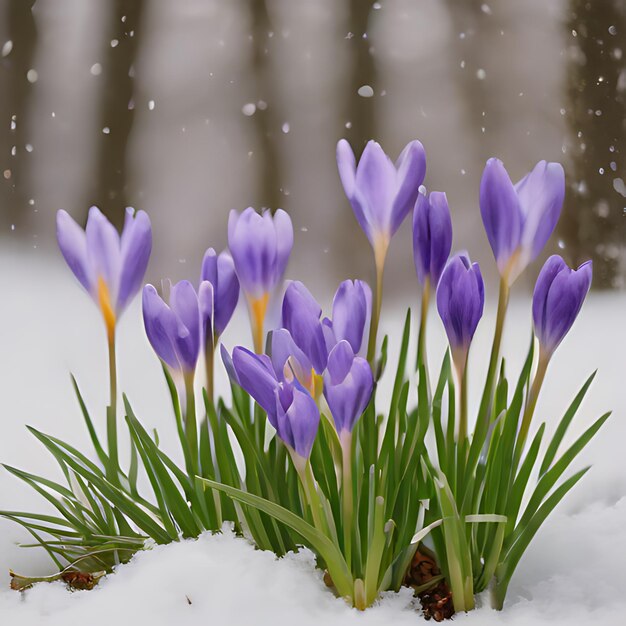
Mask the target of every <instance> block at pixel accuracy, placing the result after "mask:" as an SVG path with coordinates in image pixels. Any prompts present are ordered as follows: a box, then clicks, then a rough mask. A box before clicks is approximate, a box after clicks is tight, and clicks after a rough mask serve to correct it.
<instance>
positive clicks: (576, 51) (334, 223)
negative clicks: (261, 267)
mask: <svg viewBox="0 0 626 626" xmlns="http://www.w3.org/2000/svg"><path fill="white" fill-rule="evenodd" d="M341 137H346V138H348V139H349V140H350V141H351V143H352V145H353V146H354V147H355V150H356V151H357V152H360V151H361V150H362V147H363V146H364V144H365V142H366V141H367V139H369V138H375V139H377V140H378V141H380V142H381V144H382V145H383V147H384V148H385V150H386V151H387V152H389V153H390V154H391V155H393V157H394V158H395V157H396V156H397V154H398V153H399V152H400V150H401V149H402V147H403V146H404V144H405V143H406V142H408V141H409V140H411V139H413V138H418V139H420V140H421V141H422V143H423V144H424V146H425V148H426V153H427V162H428V171H427V178H426V184H427V186H428V188H429V189H437V190H444V191H446V192H447V193H448V198H449V201H450V206H451V209H452V212H453V219H454V225H455V239H454V247H455V248H456V249H462V248H464V249H468V250H469V251H470V253H471V255H472V256H473V257H474V258H475V259H477V260H478V261H480V262H481V266H482V268H483V271H484V273H485V274H486V275H487V276H491V277H492V278H493V275H494V268H493V263H492V257H491V252H490V250H489V248H488V245H487V240H486V237H485V235H484V233H483V229H482V223H481V220H480V216H479V210H478V186H479V181H480V176H481V173H482V168H483V166H484V163H485V160H486V159H487V158H488V157H490V156H492V155H493V156H498V157H500V158H501V159H503V161H504V163H505V165H506V166H507V168H508V170H509V172H510V174H511V176H512V178H513V179H515V180H517V179H519V178H521V177H522V176H523V175H524V174H525V173H526V172H527V171H528V170H529V169H530V168H531V167H532V166H533V165H534V164H535V163H536V162H537V161H538V160H540V159H547V160H556V161H560V162H562V163H563V165H564V166H565V170H566V177H567V197H566V203H565V208H564V212H563V217H562V219H561V222H560V225H559V229H558V232H557V233H556V234H555V236H554V237H553V240H552V241H551V244H550V246H551V249H550V250H547V251H546V255H547V254H548V253H549V252H554V251H556V250H560V253H561V254H563V255H564V257H565V258H566V260H567V261H568V262H570V263H573V264H578V263H580V262H582V261H583V260H585V259H587V258H589V257H591V258H593V260H594V274H595V277H594V279H595V281H594V285H595V287H596V288H624V283H625V276H626V157H625V151H626V2H624V0H589V1H584V0H555V1H550V2H547V1H546V0H524V1H523V2H521V1H519V0H518V1H515V0H492V1H491V2H481V1H480V0H380V1H379V2H370V1H369V0H178V1H174V0H38V1H36V2H33V1H32V0H0V246H3V247H5V248H10V249H15V253H16V254H19V253H20V252H22V251H23V252H25V253H27V254H31V255H35V254H50V253H51V251H52V250H53V248H54V216H55V212H56V211H57V209H60V208H65V209H67V210H68V211H69V212H70V213H71V214H72V215H73V216H74V217H75V218H76V219H77V220H79V221H81V222H84V220H85V218H86V214H87V210H88V208H89V206H90V205H92V204H96V205H98V206H99V207H101V208H102V209H103V210H104V211H105V212H106V213H107V214H108V215H109V217H110V218H111V219H112V220H114V221H116V222H117V223H118V224H119V223H120V222H121V219H122V216H123V208H124V207H125V206H134V207H135V208H138V209H139V208H141V209H145V210H146V211H148V212H149V214H150V216H151V218H152V222H153V227H154V237H155V245H154V256H153V259H152V262H151V266H150V271H149V278H150V279H152V280H157V279H158V278H160V277H162V276H167V277H170V278H172V279H179V278H183V277H188V278H190V279H192V280H195V279H196V278H197V275H198V273H199V263H200V259H201V257H202V254H203V252H204V250H205V248H206V247H208V246H213V247H215V248H217V249H221V248H223V247H224V246H225V245H226V223H227V217H228V212H229V211H230V210H231V209H233V208H234V209H239V210H241V209H243V208H245V207H247V206H250V205H251V206H255V207H257V208H260V207H271V208H273V209H275V208H277V207H282V208H284V209H286V210H287V211H289V212H290V214H291V215H292V218H293V221H294V228H295V231H296V248H295V250H294V255H293V257H292V264H291V266H290V269H289V271H288V276H289V277H296V276H297V277H299V278H301V279H302V280H305V281H306V282H308V283H311V284H312V287H313V288H314V289H317V290H323V291H325V292H330V291H332V290H333V289H334V287H335V286H336V284H337V283H338V282H339V281H340V280H341V279H343V278H345V277H364V278H369V277H370V275H371V253H370V250H369V246H368V244H367V241H366V239H365V236H364V235H363V234H362V233H361V231H360V230H359V228H358V226H357V224H356V221H355V219H354V217H353V215H352V212H351V209H350V207H349V204H348V202H347V201H346V199H345V197H344V195H343V192H342V189H341V186H340V182H339V178H338V176H337V172H336V165H335V156H334V155H335V144H336V142H337V140H338V139H339V138H341ZM539 267H540V266H539V263H536V264H535V266H534V267H533V271H534V273H535V274H536V273H537V272H538V270H539ZM388 272H389V278H392V276H393V279H392V280H388V281H387V286H388V291H389V295H392V294H393V293H394V292H395V294H396V295H400V294H406V292H407V289H410V288H412V286H413V285H415V278H414V270H413V264H412V252H411V243H410V228H409V225H408V221H407V224H405V225H404V227H403V229H402V231H401V232H400V233H399V235H398V237H397V240H396V241H395V243H394V246H393V249H392V256H391V259H390V263H389V266H388ZM532 279H533V275H532V273H531V275H530V276H528V277H526V278H525V284H526V287H527V288H529V287H530V286H531V284H532Z"/></svg>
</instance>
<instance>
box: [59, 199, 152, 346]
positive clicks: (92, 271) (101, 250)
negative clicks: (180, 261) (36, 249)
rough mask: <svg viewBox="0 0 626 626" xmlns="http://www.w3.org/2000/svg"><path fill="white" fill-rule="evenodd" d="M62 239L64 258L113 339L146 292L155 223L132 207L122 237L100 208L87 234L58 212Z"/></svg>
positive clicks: (93, 214)
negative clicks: (138, 297) (120, 322)
mask: <svg viewBox="0 0 626 626" xmlns="http://www.w3.org/2000/svg"><path fill="white" fill-rule="evenodd" d="M57 241H58V243H59V248H60V250H61V253H62V254H63V258H64V259H65V261H66V262H67V264H68V265H69V267H70V269H71V270H72V272H74V275H75V276H76V278H77V279H78V281H79V282H80V284H81V285H82V286H83V287H84V288H85V289H86V291H87V292H88V293H89V295H91V297H92V298H93V300H94V301H95V302H96V304H97V305H98V306H99V307H100V310H101V311H102V314H103V316H104V320H105V323H106V325H107V331H108V333H109V338H112V337H113V335H114V332H115V325H116V322H117V319H118V318H119V317H120V315H121V314H122V313H123V312H124V310H125V309H126V307H127V306H128V304H129V303H130V301H131V300H132V299H133V298H134V296H135V295H136V294H137V292H138V291H139V289H140V288H141V283H142V281H143V277H144V275H145V273H146V269H147V267H148V260H149V258H150V252H151V250H152V229H151V226H150V219H149V218H148V215H147V214H146V213H145V212H144V211H138V212H137V213H135V211H134V209H131V208H127V209H126V220H125V222H124V228H123V230H122V234H121V236H120V235H119V234H118V232H117V230H116V229H115V227H114V226H113V225H112V224H111V223H110V222H109V220H108V219H107V218H106V217H105V216H104V215H103V214H102V212H101V211H100V209H98V208H97V207H95V206H94V207H91V208H90V209H89V216H88V218H87V226H86V228H85V230H83V229H82V228H81V227H80V226H79V225H78V224H77V223H76V222H75V221H74V220H73V219H72V218H71V217H70V215H69V214H68V213H67V212H66V211H63V210H61V211H58V212H57Z"/></svg>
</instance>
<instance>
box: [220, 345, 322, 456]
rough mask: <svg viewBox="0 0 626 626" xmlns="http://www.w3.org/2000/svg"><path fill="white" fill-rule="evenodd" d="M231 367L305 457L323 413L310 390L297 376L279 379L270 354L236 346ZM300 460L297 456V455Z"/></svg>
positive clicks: (281, 433) (288, 441)
mask: <svg viewBox="0 0 626 626" xmlns="http://www.w3.org/2000/svg"><path fill="white" fill-rule="evenodd" d="M232 367H233V369H234V370H235V372H236V375H237V379H238V381H239V384H240V385H241V387H242V388H243V389H245V391H247V392H248V393H249V394H250V395H251V396H252V397H253V398H254V399H255V400H256V401H257V403H258V404H259V406H261V407H262V408H263V409H264V410H265V412H266V413H267V417H268V419H269V421H270V424H272V426H273V427H274V428H275V429H276V432H277V434H278V436H279V437H280V438H281V439H282V440H283V441H284V442H285V444H286V445H287V446H288V447H289V448H290V449H291V450H292V451H293V452H295V454H296V455H297V456H298V457H299V459H300V460H302V461H304V460H306V459H308V457H309V455H310V454H311V449H312V447H313V442H314V441H315V436H316V435H317V428H318V426H319V421H320V414H319V410H318V408H317V405H316V404H315V400H313V398H312V397H311V394H310V393H309V392H308V391H307V390H306V389H304V387H303V386H302V385H301V384H300V383H299V382H298V380H297V378H295V377H294V378H292V380H291V381H287V380H285V379H281V380H279V378H278V377H277V376H276V372H275V371H274V368H273V366H272V362H271V360H270V358H269V357H268V356H267V355H265V354H254V353H253V352H251V351H250V350H247V349H246V348H243V347H241V346H237V347H236V348H235V349H234V350H233V355H232ZM294 461H297V459H294Z"/></svg>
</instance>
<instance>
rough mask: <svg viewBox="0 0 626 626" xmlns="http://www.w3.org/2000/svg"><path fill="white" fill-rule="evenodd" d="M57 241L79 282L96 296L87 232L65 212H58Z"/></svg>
mask: <svg viewBox="0 0 626 626" xmlns="http://www.w3.org/2000/svg"><path fill="white" fill-rule="evenodd" d="M57 241H58V243H59V249H60V250H61V254H62V255H63V258H64V259H65V262H66V263H67V264H68V266H69V268H70V269H71V270H72V272H73V273H74V276H76V278H77V279H78V282H80V284H81V285H82V286H83V287H84V288H85V289H86V290H87V291H88V292H89V293H91V294H94V277H93V274H92V271H91V266H90V264H89V258H88V255H87V240H86V237H85V231H84V230H83V229H82V228H81V227H80V226H79V225H78V224H77V223H76V222H75V221H74V220H73V219H72V218H71V217H70V215H69V214H68V213H67V211H64V210H60V211H58V212H57Z"/></svg>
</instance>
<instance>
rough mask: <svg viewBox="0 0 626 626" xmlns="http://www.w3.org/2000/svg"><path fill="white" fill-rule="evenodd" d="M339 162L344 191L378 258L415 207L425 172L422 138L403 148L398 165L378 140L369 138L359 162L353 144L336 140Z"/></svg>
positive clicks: (379, 258) (382, 254) (378, 258)
mask: <svg viewBox="0 0 626 626" xmlns="http://www.w3.org/2000/svg"><path fill="white" fill-rule="evenodd" d="M337 166H338V168H339V176H340V178H341V182H342V184H343V188H344V191H345V193H346V196H347V197H348V200H349V201H350V204H351V205H352V210H353V211H354V215H355V216H356V219H357V221H358V222H359V225H360V226H361V228H362V229H363V231H364V232H365V234H366V235H367V238H368V239H369V241H370V243H371V244H372V248H373V249H374V253H375V255H376V258H377V262H378V261H380V260H381V257H383V258H384V256H385V254H386V252H387V248H388V246H389V242H390V241H391V238H392V237H393V235H394V233H395V232H396V231H397V230H398V228H399V227H400V224H402V222H403V220H404V218H405V217H406V216H407V214H408V213H409V211H410V210H411V209H412V208H413V205H414V204H415V200H416V198H417V193H418V189H419V186H420V185H421V184H422V182H423V180H424V175H425V174H426V154H425V152H424V147H423V146H422V144H421V143H420V142H419V141H411V142H410V143H409V144H407V146H406V147H405V148H404V150H403V151H402V153H401V154H400V156H399V157H398V160H397V161H396V163H395V165H394V163H393V162H392V161H391V159H390V158H389V157H388V156H387V155H386V154H385V153H384V152H383V149H382V148H381V147H380V145H379V144H378V143H376V142H375V141H369V142H368V143H367V145H366V146H365V150H364V151H363V154H362V155H361V159H360V161H359V164H358V166H357V163H356V159H355V156H354V152H353V151H352V148H351V147H350V144H349V143H348V142H347V141H346V140H345V139H342V140H341V141H339V143H338V144H337Z"/></svg>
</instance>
